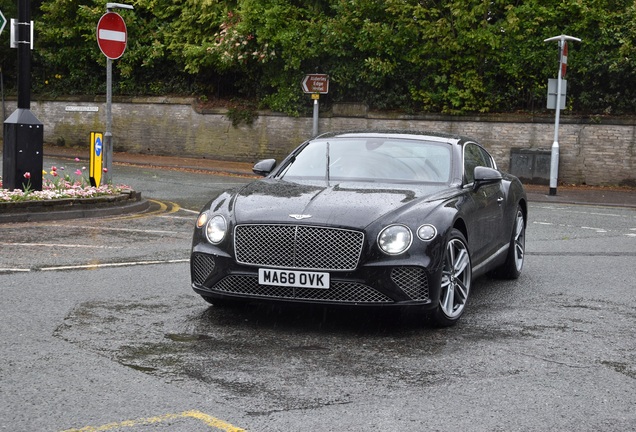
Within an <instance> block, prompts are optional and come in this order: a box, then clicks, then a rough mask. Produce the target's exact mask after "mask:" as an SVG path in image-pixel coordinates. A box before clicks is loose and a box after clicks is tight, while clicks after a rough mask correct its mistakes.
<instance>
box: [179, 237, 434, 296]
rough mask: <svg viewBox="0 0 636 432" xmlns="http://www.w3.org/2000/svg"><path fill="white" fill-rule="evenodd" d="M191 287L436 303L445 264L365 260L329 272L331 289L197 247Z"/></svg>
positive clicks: (206, 291) (214, 292)
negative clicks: (277, 277) (286, 281)
mask: <svg viewBox="0 0 636 432" xmlns="http://www.w3.org/2000/svg"><path fill="white" fill-rule="evenodd" d="M190 269H191V276H192V288H193V289H194V291H195V292H196V293H198V294H199V295H201V296H203V297H207V298H211V299H214V298H226V299H244V300H262V301H268V300H269V301H282V302H291V303H294V302H296V303H298V302H300V303H319V304H334V305H377V306H390V305H402V306H407V305H413V306H430V307H434V306H436V303H437V302H436V301H434V300H433V299H437V298H439V286H440V282H441V269H440V270H437V271H433V272H431V271H429V270H428V269H426V268H425V267H422V266H417V265H412V264H411V263H405V262H389V263H384V264H383V263H374V264H368V265H361V266H360V267H359V268H358V269H356V270H355V271H351V272H336V271H332V272H329V273H330V279H331V283H330V286H329V288H328V289H320V288H302V287H288V286H274V285H261V284H259V281H258V267H253V266H245V265H240V264H237V263H236V262H235V261H234V259H233V258H232V257H230V256H224V255H220V254H219V255H216V254H213V253H208V251H197V250H196V248H195V250H194V251H193V253H192V255H191V259H190Z"/></svg>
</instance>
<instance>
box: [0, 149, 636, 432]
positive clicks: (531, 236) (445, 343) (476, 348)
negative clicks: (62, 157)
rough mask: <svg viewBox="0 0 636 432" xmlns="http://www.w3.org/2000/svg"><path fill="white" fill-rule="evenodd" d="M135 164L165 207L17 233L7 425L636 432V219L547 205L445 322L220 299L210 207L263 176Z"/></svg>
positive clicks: (8, 326) (2, 273)
mask: <svg viewBox="0 0 636 432" xmlns="http://www.w3.org/2000/svg"><path fill="white" fill-rule="evenodd" d="M55 163H57V162H56V161H55ZM116 170H117V171H116V173H117V174H116V175H114V180H115V182H123V183H127V184H129V185H131V186H132V187H133V188H134V189H136V190H139V191H141V192H142V193H143V195H144V196H145V197H147V198H149V199H152V200H153V201H152V207H151V209H150V211H149V212H148V213H147V214H144V215H129V216H122V217H116V218H109V219H82V220H75V221H50V222H41V223H31V224H9V225H0V269H4V270H0V298H1V299H2V300H1V302H0V419H1V421H0V430H7V431H35V430H37V431H40V430H42V431H43V430H48V431H62V430H73V429H76V430H77V429H81V428H84V429H83V430H114V431H155V430H157V431H160V430H170V431H215V430H238V429H241V428H242V429H247V430H251V431H334V430H346V431H369V430H378V431H384V430H387V431H393V430H403V431H422V430H435V431H457V430H465V431H515V430H518V431H552V430H563V431H625V430H636V338H634V328H635V325H636V293H635V291H634V282H633V281H634V280H635V279H636V266H635V265H634V263H635V262H636V260H635V257H636V211H634V210H633V209H631V210H630V209H620V208H603V207H591V206H570V205H555V204H539V203H532V204H531V206H530V220H529V224H528V232H527V256H526V263H525V268H524V272H523V274H522V276H521V278H520V279H518V280H516V281H502V280H496V279H490V278H482V279H479V280H478V281H476V283H475V284H474V287H473V293H472V297H471V301H470V304H469V306H468V309H467V313H466V314H465V316H464V317H463V318H462V320H461V321H460V323H459V324H458V325H457V326H455V327H453V328H450V329H443V330H437V329H432V328H430V327H428V326H427V325H426V324H425V323H423V322H422V320H421V319H420V317H419V316H417V315H413V314H405V313H400V312H398V311H378V310H350V309H348V310H343V309H325V308H272V307H264V306H250V307H244V308H231V309H224V308H215V307H208V305H207V303H205V302H204V301H203V300H201V299H200V298H198V296H196V295H195V294H194V293H193V292H192V291H191V289H190V287H189V273H188V262H187V260H188V256H189V245H190V237H191V232H192V226H193V223H194V219H195V217H196V210H198V209H199V208H200V207H201V206H202V205H203V204H204V203H205V201H206V198H205V195H206V194H207V193H208V192H209V191H210V190H212V189H214V188H219V187H227V186H232V185H238V184H241V183H243V182H245V181H246V179H239V178H232V177H214V176H211V175H209V174H201V173H194V172H179V171H167V170H155V169H151V168H139V167H118V166H117V167H116ZM91 427H92V429H91ZM99 428H101V429H99Z"/></svg>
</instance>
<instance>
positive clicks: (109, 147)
mask: <svg viewBox="0 0 636 432" xmlns="http://www.w3.org/2000/svg"><path fill="white" fill-rule="evenodd" d="M109 12H110V11H109ZM112 104H113V61H112V60H111V59H110V58H106V132H105V133H104V169H105V171H104V174H103V175H102V178H103V180H104V182H103V183H104V184H109V183H111V182H112V175H113V133H112V128H113V113H112Z"/></svg>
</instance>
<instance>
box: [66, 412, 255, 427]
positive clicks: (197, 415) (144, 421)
mask: <svg viewBox="0 0 636 432" xmlns="http://www.w3.org/2000/svg"><path fill="white" fill-rule="evenodd" d="M185 418H193V419H196V420H199V421H201V422H202V423H203V424H205V425H206V426H210V427H212V428H215V429H219V430H222V431H225V432H246V430H245V429H242V428H239V427H236V426H233V425H231V424H229V423H227V422H225V421H223V420H220V419H217V418H215V417H212V416H210V415H208V414H205V413H202V412H201V411H196V410H192V411H184V412H182V413H179V414H164V415H160V416H155V417H147V418H141V419H137V420H124V421H121V422H116V423H108V424H105V425H102V426H85V427H83V428H80V429H67V430H64V431H62V432H101V431H109V430H113V429H121V428H129V427H135V426H141V425H149V424H156V423H161V422H164V421H168V420H178V419H185Z"/></svg>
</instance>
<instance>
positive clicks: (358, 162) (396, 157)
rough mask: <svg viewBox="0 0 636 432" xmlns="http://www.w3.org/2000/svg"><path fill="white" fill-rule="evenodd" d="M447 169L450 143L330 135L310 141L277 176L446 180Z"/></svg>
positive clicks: (388, 180) (290, 177)
mask: <svg viewBox="0 0 636 432" xmlns="http://www.w3.org/2000/svg"><path fill="white" fill-rule="evenodd" d="M327 167H328V168H327ZM450 172H451V155H450V146H449V145H448V144H445V143H439V142H431V141H418V140H407V139H395V138H377V137H373V138H329V139H318V140H315V141H311V142H309V143H308V144H307V145H306V146H305V147H303V148H302V149H301V150H300V152H299V153H297V154H296V155H295V157H294V158H292V159H291V160H290V161H289V163H288V164H287V165H286V166H284V167H283V168H282V170H281V171H280V172H279V174H278V175H277V177H278V178H287V179H296V178H305V179H325V178H326V179H329V180H345V181H374V182H383V181H386V182H433V183H448V182H449V178H450Z"/></svg>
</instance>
